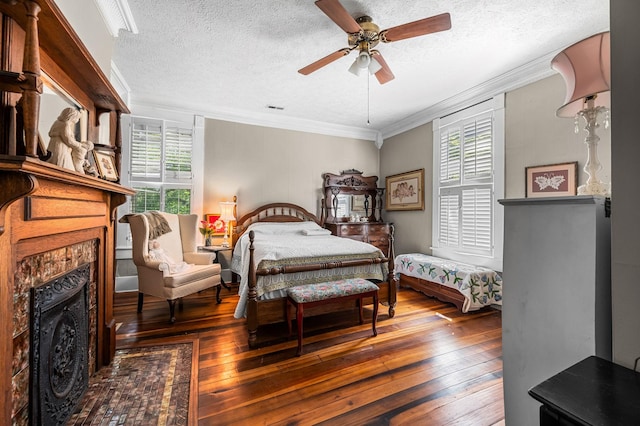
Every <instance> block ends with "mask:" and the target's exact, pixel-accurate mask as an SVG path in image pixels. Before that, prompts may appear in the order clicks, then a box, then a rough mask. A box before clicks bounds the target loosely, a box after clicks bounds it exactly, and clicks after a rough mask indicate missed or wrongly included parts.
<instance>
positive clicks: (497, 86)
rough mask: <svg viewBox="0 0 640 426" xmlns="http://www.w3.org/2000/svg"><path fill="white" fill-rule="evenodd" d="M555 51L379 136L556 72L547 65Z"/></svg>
mask: <svg viewBox="0 0 640 426" xmlns="http://www.w3.org/2000/svg"><path fill="white" fill-rule="evenodd" d="M556 53H557V52H554V53H550V54H547V55H545V56H543V57H541V58H538V59H536V60H534V61H531V62H529V63H527V64H524V65H522V66H520V67H518V68H515V69H514V70H512V71H509V72H507V73H505V74H502V75H500V76H498V77H496V78H493V79H491V80H488V81H486V82H484V83H482V84H480V85H477V86H475V87H472V88H471V89H469V90H465V91H464V92H460V93H459V94H457V95H455V96H452V97H450V98H449V99H446V100H444V101H442V102H439V103H437V104H435V105H433V106H431V107H429V108H426V109H423V110H422V111H418V112H416V113H414V114H412V115H410V116H408V117H406V118H405V119H402V120H400V121H398V122H396V123H394V124H392V125H390V126H387V127H385V128H384V129H382V130H381V132H382V136H383V138H385V139H386V138H390V137H392V136H395V135H398V134H400V133H404V132H406V131H409V130H411V129H414V128H416V127H418V126H422V125H423V124H427V123H430V122H431V121H433V120H434V119H436V118H439V117H442V116H445V115H448V114H451V113H453V112H456V111H459V110H461V109H463V108H466V107H468V106H469V105H473V104H476V103H478V102H482V101H485V100H487V99H489V98H492V97H493V96H495V95H497V94H499V93H505V92H508V91H511V90H515V89H517V88H520V87H523V86H526V85H528V84H531V83H534V82H536V81H539V80H542V79H543V78H546V77H549V76H551V75H553V74H556V72H555V71H553V70H552V69H551V65H550V64H551V59H552V58H553V56H555V54H556Z"/></svg>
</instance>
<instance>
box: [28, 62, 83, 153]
mask: <svg viewBox="0 0 640 426" xmlns="http://www.w3.org/2000/svg"><path fill="white" fill-rule="evenodd" d="M41 78H42V82H43V86H42V95H40V116H39V118H38V132H39V135H40V144H41V149H42V150H43V152H46V150H47V147H48V146H49V130H50V129H51V126H52V125H53V123H54V122H55V121H56V119H57V118H58V116H59V115H60V113H61V112H62V110H64V109H65V108H70V107H72V108H76V109H78V110H79V111H80V112H81V116H80V120H79V121H78V123H77V124H76V130H75V137H76V139H77V140H79V141H84V140H87V128H88V118H89V115H88V113H87V110H86V109H85V108H83V107H82V105H80V103H79V102H77V101H76V100H75V99H73V98H72V97H71V96H70V95H69V94H68V93H66V92H65V91H64V90H63V89H62V88H61V87H59V86H58V85H57V84H56V83H55V82H54V81H53V80H52V79H51V78H50V77H49V76H48V75H46V74H44V73H42V75H41Z"/></svg>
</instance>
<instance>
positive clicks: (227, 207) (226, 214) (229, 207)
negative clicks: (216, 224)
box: [220, 201, 236, 223]
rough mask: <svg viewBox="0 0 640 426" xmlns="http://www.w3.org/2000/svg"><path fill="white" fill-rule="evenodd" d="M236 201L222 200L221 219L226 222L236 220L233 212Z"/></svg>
mask: <svg viewBox="0 0 640 426" xmlns="http://www.w3.org/2000/svg"><path fill="white" fill-rule="evenodd" d="M235 205H236V203H234V202H232V201H221V202H220V219H222V220H224V221H225V223H229V222H230V221H232V220H236V217H235V216H234V214H233V208H234V207H235Z"/></svg>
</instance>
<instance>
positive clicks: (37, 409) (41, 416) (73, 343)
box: [29, 264, 90, 425]
mask: <svg viewBox="0 0 640 426" xmlns="http://www.w3.org/2000/svg"><path fill="white" fill-rule="evenodd" d="M89 279H90V265H89V264H85V265H83V266H81V267H79V268H77V269H74V270H72V271H70V272H69V273H67V274H65V275H64V276H62V277H60V278H58V279H55V280H53V281H50V282H48V283H46V284H44V285H42V286H40V287H36V288H32V289H31V316H30V318H31V355H30V356H31V366H32V372H31V374H32V377H31V385H30V395H29V401H30V402H29V404H30V420H31V424H38V425H60V424H64V423H65V422H66V420H67V419H68V418H69V417H70V416H71V414H72V413H73V411H74V409H75V407H76V405H77V404H78V402H80V400H81V399H82V396H83V395H84V392H85V391H86V390H87V387H88V382H89V377H88V361H87V360H88V347H87V342H88V334H89V303H88V287H89V286H88V285H87V283H88V282H89Z"/></svg>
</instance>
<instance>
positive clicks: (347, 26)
mask: <svg viewBox="0 0 640 426" xmlns="http://www.w3.org/2000/svg"><path fill="white" fill-rule="evenodd" d="M316 6H318V7H319V8H320V10H322V11H323V12H324V13H325V14H326V15H327V16H328V17H329V18H330V19H331V20H332V21H333V22H335V23H336V24H337V25H338V26H339V27H340V28H342V29H343V30H344V31H345V32H346V33H347V41H348V44H349V47H345V48H342V49H340V50H338V51H335V52H333V53H331V54H329V55H327V56H325V57H324V58H322V59H319V60H317V61H315V62H313V63H311V64H309V65H307V66H306V67H304V68H301V69H299V70H298V72H299V73H300V74H304V75H309V74H311V73H312V72H314V71H317V70H319V69H320V68H322V67H324V66H325V65H328V64H330V63H331V62H333V61H335V60H337V59H340V58H342V57H343V56H346V55H348V54H349V53H351V51H353V50H355V49H358V51H359V53H358V57H357V58H356V60H355V61H354V63H353V65H351V67H350V68H349V72H351V73H353V74H356V75H358V74H359V72H360V71H361V70H368V71H369V73H371V74H375V76H376V78H377V79H378V82H380V84H384V83H387V82H389V81H391V80H393V79H394V75H393V73H392V72H391V69H390V68H389V65H387V62H386V61H385V60H384V58H383V57H382V54H381V53H380V52H379V51H377V50H375V49H373V48H374V47H376V45H377V44H378V43H379V42H380V41H382V42H383V43H390V42H392V41H398V40H404V39H407V38H412V37H418V36H421V35H426V34H431V33H436V32H439V31H445V30H448V29H450V28H451V16H450V15H449V14H448V13H442V14H440V15H435V16H432V17H430V18H425V19H420V20H418V21H414V22H409V23H406V24H403V25H398V26H397V27H392V28H388V29H386V30H382V31H380V28H379V27H378V25H376V24H375V23H374V22H373V19H371V17H370V16H366V15H365V16H361V17H359V18H356V19H354V18H353V17H352V16H351V15H350V14H349V12H347V10H346V9H345V8H344V7H343V6H342V4H340V2H339V0H318V1H316Z"/></svg>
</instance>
